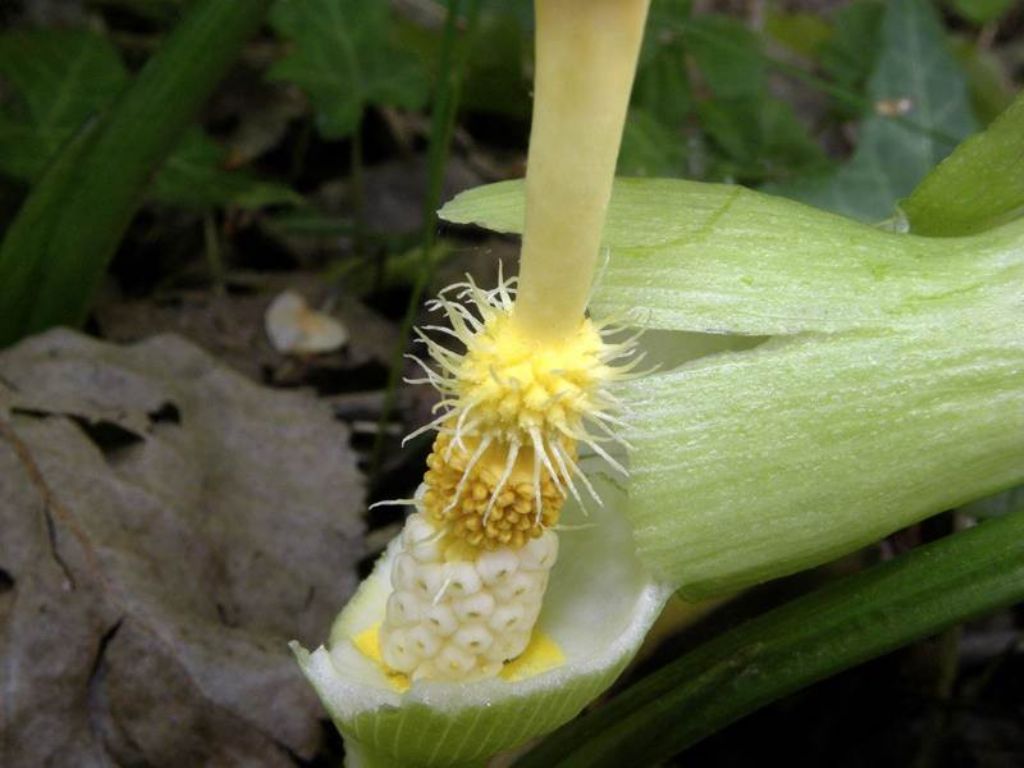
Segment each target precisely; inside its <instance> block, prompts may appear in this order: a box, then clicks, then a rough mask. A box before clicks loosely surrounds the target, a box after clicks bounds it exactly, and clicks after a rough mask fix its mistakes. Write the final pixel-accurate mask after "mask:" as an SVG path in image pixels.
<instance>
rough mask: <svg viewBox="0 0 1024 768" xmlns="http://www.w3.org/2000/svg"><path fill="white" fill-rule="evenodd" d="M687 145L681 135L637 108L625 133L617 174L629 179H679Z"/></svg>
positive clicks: (627, 124) (631, 115) (627, 123)
mask: <svg viewBox="0 0 1024 768" xmlns="http://www.w3.org/2000/svg"><path fill="white" fill-rule="evenodd" d="M684 142H685V139H684V138H683V136H682V134H681V132H678V131H675V132H674V131H673V130H672V129H671V128H669V127H668V126H666V125H665V123H663V122H661V121H660V120H659V119H658V118H657V117H655V116H654V115H652V114H651V113H650V112H647V111H646V110H644V109H642V108H639V107H634V108H632V109H631V110H630V111H629V118H628V119H627V120H626V127H625V130H624V131H623V133H622V147H621V148H620V150H619V163H618V167H617V171H618V173H621V174H624V175H627V176H678V175H679V174H680V173H681V172H682V171H683V167H684V163H685V161H686V146H685V143H684Z"/></svg>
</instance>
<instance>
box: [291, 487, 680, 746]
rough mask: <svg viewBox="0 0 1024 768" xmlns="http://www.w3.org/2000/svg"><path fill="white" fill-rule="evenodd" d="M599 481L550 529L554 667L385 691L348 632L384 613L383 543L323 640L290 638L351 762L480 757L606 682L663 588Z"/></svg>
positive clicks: (531, 731) (656, 609)
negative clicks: (555, 530)
mask: <svg viewBox="0 0 1024 768" xmlns="http://www.w3.org/2000/svg"><path fill="white" fill-rule="evenodd" d="M598 483H600V485H599V488H600V490H601V492H602V496H603V498H604V501H605V504H604V506H603V507H601V508H597V509H593V510H590V515H589V518H584V517H582V515H581V514H580V512H579V510H578V509H576V508H573V509H567V510H566V519H567V520H569V521H571V523H575V524H581V527H580V528H575V527H572V528H570V529H569V530H565V531H563V532H562V533H561V534H560V540H561V545H560V554H559V559H558V563H557V564H556V566H555V568H554V571H553V572H552V576H551V582H550V585H549V587H548V592H547V595H546V596H545V600H544V609H543V612H542V613H541V617H540V621H539V625H538V626H539V628H540V630H541V631H542V632H544V633H545V634H547V635H548V636H550V637H551V638H552V639H554V640H555V641H556V642H557V643H558V644H559V646H560V647H561V649H562V651H563V653H564V654H565V656H566V662H565V664H564V665H562V666H560V667H558V668H556V669H553V670H551V671H549V672H544V673H541V674H539V675H536V676H534V677H529V678H526V679H524V680H520V681H516V682H508V681H505V680H502V679H494V680H482V681H478V682H474V683H472V684H470V685H467V684H459V683H439V682H419V683H415V684H414V685H413V686H412V687H411V688H410V689H409V690H408V691H406V692H405V693H402V694H400V693H398V692H396V691H395V690H394V689H393V688H391V687H390V685H389V684H388V682H387V681H386V679H385V677H384V674H383V672H382V671H381V669H380V667H379V666H378V665H377V664H375V663H374V662H371V661H370V660H369V659H367V658H366V657H365V656H363V655H362V654H361V653H360V652H359V651H358V650H356V649H355V647H354V646H353V645H352V643H351V641H350V638H352V637H353V636H356V635H358V634H360V633H361V632H362V631H364V630H366V629H368V628H370V627H372V626H373V625H374V624H375V623H377V622H379V621H380V620H381V619H382V617H383V615H384V604H385V601H386V600H387V597H388V594H389V593H390V583H389V581H388V574H389V573H390V565H391V559H392V557H393V555H394V550H395V547H394V545H392V547H391V548H390V549H389V551H388V552H387V553H386V554H385V555H384V556H383V557H382V558H381V560H380V561H379V562H378V563H377V566H376V567H375V569H374V572H373V573H372V574H371V575H370V577H369V578H368V579H366V581H364V582H363V584H362V586H361V587H360V589H359V592H358V593H357V594H356V596H355V598H353V600H352V601H351V602H350V603H349V604H348V606H346V608H345V610H344V611H342V613H341V615H340V616H339V617H338V619H337V621H336V623H335V626H334V628H333V630H332V633H331V640H330V643H329V648H324V647H320V648H319V649H317V650H316V651H314V652H312V653H309V652H308V651H306V650H304V649H302V648H300V647H298V646H297V645H293V648H294V649H295V653H296V655H297V657H298V659H299V663H300V665H301V666H302V669H303V671H304V672H305V674H306V676H307V677H308V678H309V679H310V681H311V682H312V683H313V685H314V687H315V688H316V690H317V692H318V693H319V695H320V698H321V699H322V700H323V702H324V705H325V706H326V707H327V710H328V711H329V712H330V713H331V716H332V718H333V719H334V721H335V723H336V725H337V726H338V728H339V730H341V732H342V733H343V734H344V735H345V742H346V747H347V749H348V750H349V753H350V755H351V754H353V753H354V754H355V755H356V761H357V763H355V764H359V765H369V766H460V765H479V764H482V763H483V762H484V761H485V760H486V759H487V758H488V757H490V756H491V755H493V754H495V753H496V752H500V751H502V750H505V749H509V748H511V747H514V746H517V745H519V744H522V743H524V742H526V741H528V740H529V739H531V738H535V737H537V736H539V735H542V734H545V733H547V732H548V731H550V730H552V729H554V728H556V727H558V726H559V725H561V724H562V723H564V722H567V721H568V720H570V719H571V718H572V717H574V716H575V715H576V714H578V713H579V711H580V710H581V709H583V707H584V706H586V705H587V704H588V703H589V702H590V701H592V700H593V699H594V697H596V696H597V695H598V694H599V693H600V692H602V691H603V690H605V689H606V688H607V687H608V686H610V685H611V684H612V682H613V681H614V680H615V678H616V677H617V676H618V675H619V673H620V672H621V671H622V669H623V668H624V667H625V666H626V664H627V663H628V662H629V661H630V659H632V658H633V656H634V654H635V653H636V651H637V649H638V648H639V646H640V643H641V642H642V641H643V638H644V636H645V635H646V634H647V630H648V629H649V628H650V626H651V624H653V622H654V620H655V619H656V618H657V616H658V614H659V613H660V612H661V608H662V606H663V604H664V602H665V600H666V599H668V596H669V595H670V594H671V589H670V588H668V587H666V586H664V585H660V584H658V583H657V582H655V581H652V580H651V578H650V576H649V575H648V571H647V569H645V568H644V567H643V565H642V564H641V562H640V560H639V558H637V556H636V554H635V552H634V547H633V541H632V537H631V535H630V530H629V524H628V522H627V521H626V519H625V516H624V514H623V509H622V507H623V506H624V504H625V494H624V493H623V492H622V491H621V490H619V489H616V488H615V487H613V486H611V485H610V484H607V483H602V482H601V481H600V480H598ZM591 524H592V525H591Z"/></svg>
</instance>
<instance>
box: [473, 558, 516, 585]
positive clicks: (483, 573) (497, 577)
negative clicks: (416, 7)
mask: <svg viewBox="0 0 1024 768" xmlns="http://www.w3.org/2000/svg"><path fill="white" fill-rule="evenodd" d="M518 567H519V558H518V557H516V554H515V553H514V552H513V551H512V550H509V549H496V550H494V551H493V552H484V553H483V554H482V555H480V557H478V558H477V559H476V570H477V573H479V574H480V580H481V581H483V583H484V584H486V585H487V586H492V585H494V584H500V583H503V582H504V581H505V580H506V579H508V578H509V577H510V576H511V575H512V574H513V573H515V572H516V569H517V568H518Z"/></svg>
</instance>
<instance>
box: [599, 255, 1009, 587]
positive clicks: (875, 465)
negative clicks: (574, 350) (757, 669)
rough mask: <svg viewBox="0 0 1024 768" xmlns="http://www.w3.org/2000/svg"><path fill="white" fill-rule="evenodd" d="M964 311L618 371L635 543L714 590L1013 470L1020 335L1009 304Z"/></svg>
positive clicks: (854, 544)
mask: <svg viewBox="0 0 1024 768" xmlns="http://www.w3.org/2000/svg"><path fill="white" fill-rule="evenodd" d="M1018 276H1024V271H1021V272H1019V273H1018ZM993 304H995V302H993ZM1011 306H1012V305H1011ZM977 315H978V316H979V317H982V316H984V317H986V319H985V320H977V321H972V320H971V318H970V317H968V316H964V315H961V316H956V315H954V316H953V317H951V318H949V319H948V323H947V324H938V325H936V326H935V327H933V328H931V329H929V330H928V331H927V332H926V331H920V332H913V333H911V332H882V333H846V334H841V335H839V336H836V337H830V338H818V337H799V338H796V339H793V340H786V341H780V342H774V343H769V344H767V345H763V346H761V347H758V348H756V349H753V350H750V351H747V352H744V353H741V354H731V355H729V354H727V355H720V356H714V357H710V358H705V359H703V360H699V361H697V362H695V363H693V364H690V365H685V366H683V367H681V368H679V369H677V370H675V371H672V372H670V373H667V374H661V375H652V376H647V377H644V378H642V379H640V380H638V381H636V382H634V383H631V384H629V385H627V386H625V387H623V388H622V390H620V392H619V393H618V394H619V396H620V397H622V398H623V400H624V402H625V403H626V404H627V406H628V408H629V410H630V412H631V413H633V414H635V415H634V417H633V418H632V421H631V426H632V429H631V430H630V432H629V434H628V438H629V441H630V443H631V444H632V445H633V446H634V450H633V451H631V453H630V466H631V483H630V505H629V517H630V520H631V522H632V523H633V527H634V531H635V538H636V541H637V547H638V551H639V552H640V555H641V557H642V558H643V559H644V561H645V562H646V563H647V564H648V565H649V566H650V567H651V568H653V569H654V570H655V573H657V574H658V575H659V577H660V578H663V579H665V580H667V581H669V582H670V583H673V584H679V585H681V587H682V590H683V593H684V594H686V595H687V596H689V597H705V596H708V595H712V594H722V593H727V592H731V591H735V590H738V589H742V588H744V587H747V586H750V585H752V584H756V583H759V582H761V581H766V580H768V579H772V578H776V577H779V576H783V575H786V574H789V573H794V572H796V571H799V570H803V569H804V568H807V567H810V566H813V565H818V564H821V563H823V562H827V561H829V560H832V559H834V558H836V557H838V556H840V555H843V554H846V553H847V552H850V551H852V550H854V549H856V548H858V547H860V546H863V545H866V544H869V543H871V542H873V541H877V540H878V539H879V538H882V537H884V536H886V535H887V534H889V533H892V532H893V531H895V530H898V529H899V528H902V527H905V526H907V525H909V524H911V523H914V522H916V521H918V520H921V519H922V518H924V517H927V516H929V515H933V514H936V513H937V512H941V511H942V510H944V509H949V508H951V507H955V506H957V505H959V504H962V503H965V502H967V501H970V500H972V499H975V498H978V497H981V496H985V495H987V494H991V493H994V492H995V491H998V490H1000V489H1003V488H1007V487H1009V486H1011V485H1016V484H1019V483H1021V482H1024V440H1022V439H1021V435H1024V386H1022V379H1021V371H1022V370H1024V337H1022V335H1021V334H1020V332H1019V331H1018V330H1017V328H1016V327H1015V326H1014V325H1012V320H1013V311H1012V309H1009V308H1008V307H1007V308H1002V309H999V308H996V307H995V306H989V305H986V304H980V305H979V307H978V311H977ZM954 326H955V328H954Z"/></svg>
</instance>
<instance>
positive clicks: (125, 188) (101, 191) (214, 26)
mask: <svg viewBox="0 0 1024 768" xmlns="http://www.w3.org/2000/svg"><path fill="white" fill-rule="evenodd" d="M269 5H270V0H246V2H244V3H239V2H236V1H235V0H201V1H200V2H198V3H196V4H194V5H193V6H192V7H191V10H190V12H189V13H188V15H187V16H186V17H185V19H184V20H183V21H182V23H181V24H180V25H179V26H178V28H177V29H176V30H175V31H174V32H173V33H172V34H171V35H170V37H169V38H168V39H167V41H166V42H165V43H164V45H163V46H162V47H161V49H160V51H159V52H158V53H157V54H155V55H154V56H153V57H152V58H151V59H150V60H149V61H148V62H147V63H146V65H145V67H143V69H142V71H141V72H140V73H139V75H138V77H136V79H135V81H134V82H133V83H132V84H131V86H129V87H128V89H127V90H126V91H125V92H124V93H123V94H122V95H121V97H120V98H119V99H118V101H117V102H116V103H115V104H114V106H113V107H112V108H111V110H110V111H109V112H108V113H107V114H105V115H104V116H102V117H101V118H99V120H100V122H99V125H98V126H97V127H96V129H95V131H94V133H93V134H91V135H90V136H89V137H88V139H86V140H84V141H85V142H86V143H87V144H88V146H84V145H83V143H82V141H83V140H79V141H72V142H71V143H70V144H68V145H67V146H66V147H65V148H63V149H62V150H61V152H60V153H59V154H58V156H57V158H56V159H55V160H54V161H53V164H52V167H51V170H50V171H49V172H47V174H46V175H45V176H44V178H43V179H42V180H41V181H40V183H39V184H37V185H36V187H35V188H34V189H33V190H32V192H31V193H30V195H29V197H28V199H27V200H26V202H25V204H24V205H23V207H22V209H21V211H20V212H19V215H18V216H17V218H16V219H15V220H14V222H13V223H12V224H11V226H10V228H9V229H8V231H7V235H6V237H5V238H4V241H3V244H2V246H0V307H3V312H0V346H2V345H5V344H8V343H10V342H12V341H14V340H16V339H17V338H19V337H21V336H23V335H25V334H28V333H31V332H33V331H38V330H42V329H44V328H48V327H50V326H53V325H59V324H71V325H78V324H80V323H81V322H82V321H83V320H84V319H85V316H86V313H87V312H88V309H89V305H90V303H91V301H92V296H93V293H94V292H95V289H96V287H97V286H98V284H99V282H100V280H101V279H102V277H103V273H104V270H105V269H106V266H107V263H108V262H109V261H110V258H111V257H112V255H113V253H114V251H115V249H116V248H117V245H118V243H119V242H120V239H121V237H122V235H123V234H124V231H125V229H126V228H127V227H128V224H129V223H130V222H131V219H132V216H133V215H134V213H135V211H136V209H137V208H138V206H139V204H140V203H141V201H142V198H143V194H144V192H145V190H146V187H147V185H148V184H149V181H150V179H151V178H152V176H153V174H154V172H155V171H156V169H157V168H159V166H160V164H161V162H162V161H163V160H164V158H165V157H166V155H167V154H168V153H169V152H170V151H171V150H172V149H173V148H174V147H175V146H176V143H177V141H178V140H179V139H180V138H181V135H182V134H183V132H184V131H185V129H186V128H187V127H188V125H189V124H190V123H191V121H192V120H193V119H194V117H195V114H196V112H197V111H198V110H199V108H200V107H201V106H202V104H203V102H204V101H206V99H207V98H208V96H209V95H210V93H211V91H212V90H213V89H214V87H215V86H216V85H217V83H218V81H219V80H220V78H221V77H222V76H223V74H224V73H225V72H226V71H227V69H228V67H230V66H231V64H232V62H233V61H234V60H235V58H236V56H237V54H238V52H239V50H240V48H241V46H242V44H243V43H244V42H245V40H246V39H247V38H248V37H249V36H250V35H252V34H253V33H254V32H255V31H256V29H257V28H258V26H259V24H260V23H261V22H262V20H263V16H264V14H265V12H266V9H267V7H268V6H269ZM57 169H61V170H60V172H59V173H58V172H57Z"/></svg>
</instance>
